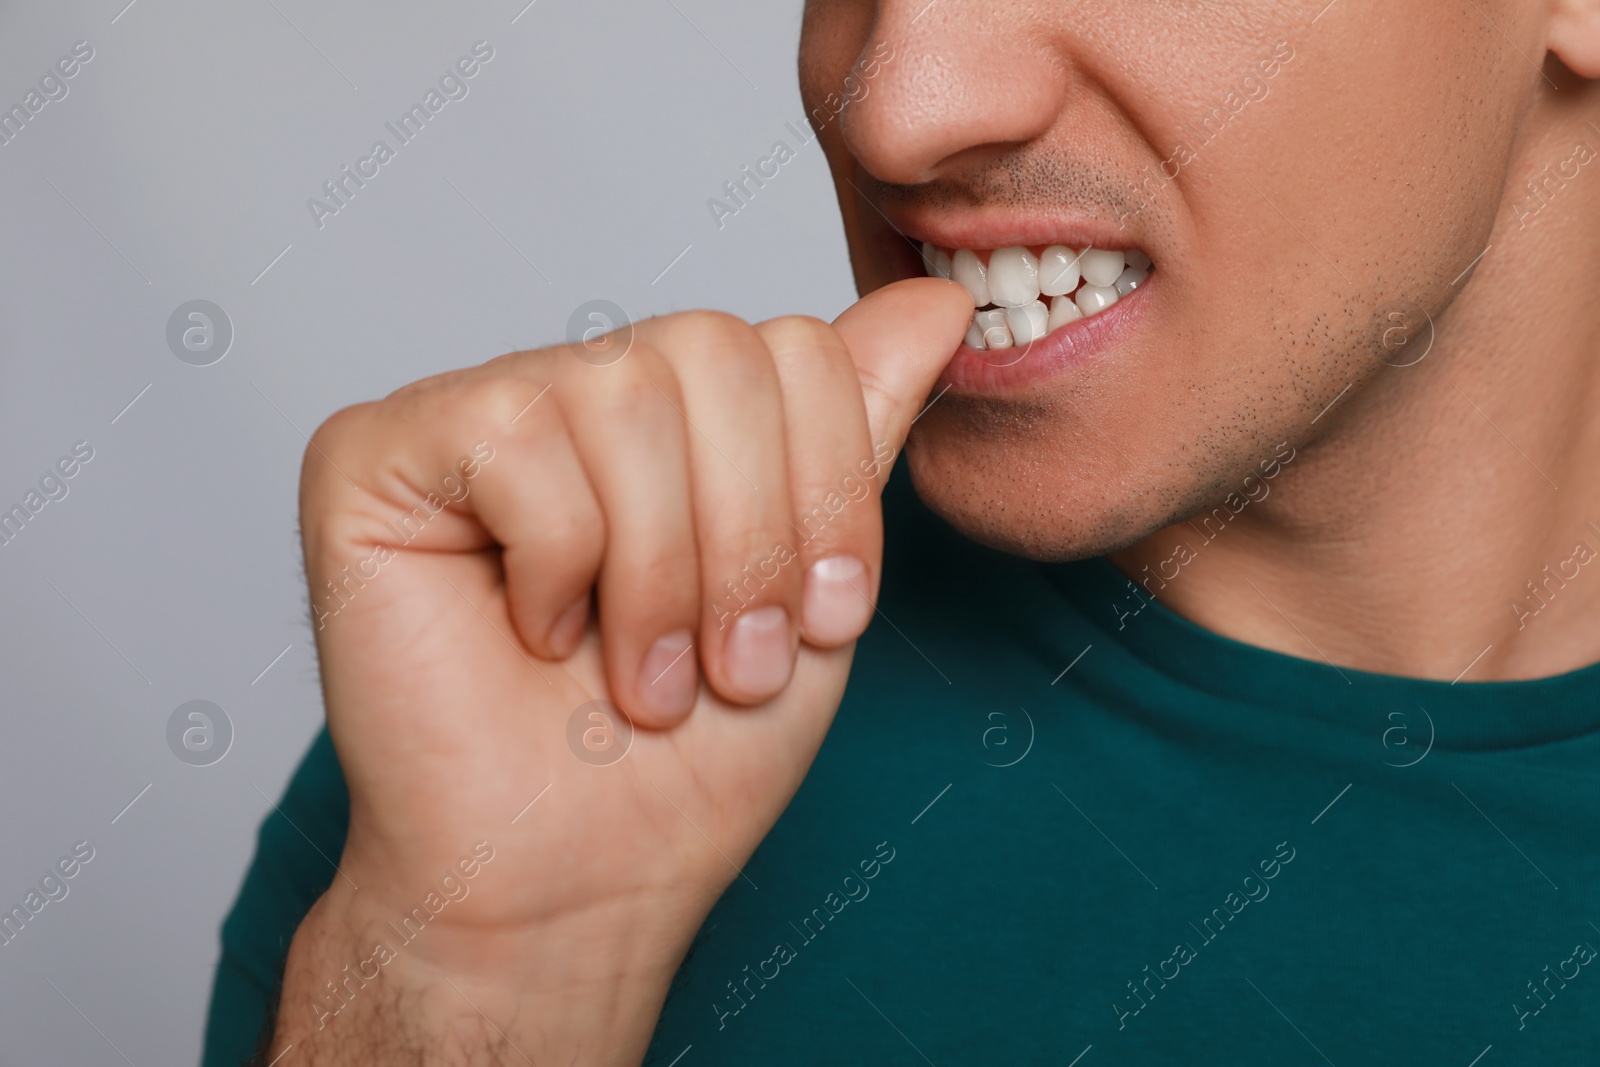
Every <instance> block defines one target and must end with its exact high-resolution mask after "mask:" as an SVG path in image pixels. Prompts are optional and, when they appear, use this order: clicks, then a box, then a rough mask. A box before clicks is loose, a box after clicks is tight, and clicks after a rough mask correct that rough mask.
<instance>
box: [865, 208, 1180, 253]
mask: <svg viewBox="0 0 1600 1067" xmlns="http://www.w3.org/2000/svg"><path fill="white" fill-rule="evenodd" d="M882 210H883V212H884V216H885V217H886V218H888V219H889V221H890V223H891V224H892V225H893V226H894V227H895V228H896V229H898V230H899V231H900V232H901V233H903V234H905V235H906V236H907V237H910V238H912V239H913V240H916V241H927V242H929V243H931V244H933V245H936V246H938V247H939V248H946V249H959V248H970V249H974V250H976V249H993V248H1010V247H1022V248H1029V247H1038V246H1040V245H1067V246H1069V247H1072V248H1083V247H1085V246H1093V247H1095V248H1106V249H1123V250H1126V249H1131V248H1138V249H1140V250H1141V251H1145V252H1147V253H1148V251H1149V250H1148V249H1145V248H1143V247H1142V246H1141V245H1140V244H1139V243H1138V241H1137V240H1136V239H1135V235H1134V234H1133V233H1132V231H1130V230H1127V229H1119V228H1118V227H1117V224H1116V223H1115V222H1108V221H1104V220H1100V219H1091V218H1062V217H1057V216H1052V215H1050V214H1048V213H1045V212H1040V211H1028V212H1019V211H1015V210H1013V209H1009V208H961V209H958V210H955V211H951V210H950V209H932V208H928V209H907V208H892V207H888V206H885V207H883V209H882Z"/></svg>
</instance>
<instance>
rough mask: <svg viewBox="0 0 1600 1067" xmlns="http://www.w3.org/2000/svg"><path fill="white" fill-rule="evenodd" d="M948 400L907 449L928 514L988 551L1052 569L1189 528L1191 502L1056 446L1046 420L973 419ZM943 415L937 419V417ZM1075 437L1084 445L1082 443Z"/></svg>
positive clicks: (1010, 410)
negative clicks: (1181, 525)
mask: <svg viewBox="0 0 1600 1067" xmlns="http://www.w3.org/2000/svg"><path fill="white" fill-rule="evenodd" d="M951 399H952V398H950V397H946V398H945V400H942V401H941V402H940V403H939V404H938V405H936V406H935V408H934V409H931V410H929V411H928V412H927V414H926V415H925V416H924V417H923V418H922V420H920V421H919V423H918V425H917V427H916V432H915V433H913V435H912V437H911V439H910V440H909V441H908V442H907V444H906V449H905V456H906V466H907V469H908V473H909V474H910V476H911V482H912V485H914V486H915V487H916V491H917V495H918V497H920V498H921V499H922V502H923V503H924V504H926V505H927V507H928V509H929V510H931V511H932V512H934V514H936V515H938V516H939V517H940V518H942V519H944V520H945V521H946V522H948V523H949V524H950V525H951V526H952V527H954V528H955V529H956V530H957V531H959V532H960V533H962V534H963V535H965V536H966V537H969V538H971V539H972V540H974V541H977V542H978V543H979V544H983V545H987V546H988V547H990V548H994V549H998V550H999V551H1002V552H1007V553H1010V554H1012V555H1017V556H1023V557H1026V558H1028V559H1036V560H1041V561H1048V562H1062V561H1068V560H1077V559H1088V558H1090V557H1093V556H1102V555H1105V554H1107V553H1109V552H1114V551H1116V550H1118V549H1121V548H1126V547H1127V546H1129V545H1131V544H1135V543H1137V542H1138V541H1141V540H1143V539H1144V538H1145V537H1148V536H1149V535H1150V534H1152V533H1154V532H1156V531H1157V530H1160V529H1162V528H1163V527H1165V526H1168V525H1170V524H1171V523H1172V522H1175V521H1178V520H1179V519H1181V518H1182V513H1183V511H1184V510H1185V505H1186V504H1188V505H1189V507H1190V508H1192V507H1193V506H1194V505H1193V503H1192V502H1191V501H1189V500H1186V499H1185V498H1186V497H1187V496H1188V495H1189V494H1186V493H1181V492H1178V491H1176V490H1171V489H1166V488H1162V487H1159V486H1147V487H1144V488H1139V487H1135V486H1130V484H1129V482H1128V480H1127V479H1126V478H1125V477H1124V476H1123V475H1124V472H1123V471H1122V469H1121V468H1120V466H1119V465H1117V464H1113V463H1108V462H1103V461H1102V462H1096V459H1097V457H1095V456H1093V455H1089V454H1086V453H1085V452H1084V451H1083V450H1082V447H1081V444H1079V445H1078V447H1077V448H1074V447H1073V445H1074V443H1075V442H1070V441H1063V442H1061V443H1060V445H1059V447H1058V445H1057V443H1056V442H1055V441H1054V440H1052V439H1054V438H1057V437H1060V436H1061V435H1062V434H1063V433H1064V432H1065V428H1064V427H1062V426H1061V425H1060V424H1057V425H1056V426H1054V427H1052V426H1050V424H1049V421H1048V420H1050V419H1051V418H1052V416H1051V415H1049V414H1047V413H1045V412H1043V411H1034V410H1031V409H1030V410H1026V411H1018V410H1016V409H1015V405H1007V412H1006V415H1007V417H1006V418H1005V419H1004V420H1002V421H999V422H997V421H996V420H995V418H994V416H993V413H991V412H988V411H984V412H975V411H968V410H967V408H968V407H969V406H970V404H971V403H972V402H971V401H968V400H966V399H965V398H963V399H962V400H961V401H958V402H956V403H951V404H950V406H949V407H948V408H947V409H945V410H943V411H940V410H939V409H940V408H944V407H945V404H946V403H947V402H949V401H950V400H951ZM936 412H937V414H936ZM1068 436H1072V437H1075V436H1076V435H1074V434H1068Z"/></svg>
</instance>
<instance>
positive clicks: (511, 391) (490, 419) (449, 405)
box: [438, 374, 543, 429]
mask: <svg viewBox="0 0 1600 1067" xmlns="http://www.w3.org/2000/svg"><path fill="white" fill-rule="evenodd" d="M542 388H543V386H542V385H540V384H538V383H537V382H533V381H530V380H529V379H526V378H523V377H520V376H518V375H510V374H493V375H488V376H485V377H480V378H474V379H470V380H467V381H463V382H459V383H457V387H456V388H454V389H452V390H450V391H449V392H447V393H445V394H444V395H443V396H442V397H441V398H440V401H439V406H440V410H439V412H438V414H439V415H442V416H444V419H445V421H446V424H447V425H451V426H461V427H463V428H466V429H471V428H477V429H483V428H486V427H495V428H510V427H511V425H512V420H513V419H515V418H517V416H518V415H519V414H521V413H522V411H523V409H524V408H526V407H527V406H528V401H530V400H532V399H533V398H534V396H536V395H537V394H538V392H539V390H540V389H542Z"/></svg>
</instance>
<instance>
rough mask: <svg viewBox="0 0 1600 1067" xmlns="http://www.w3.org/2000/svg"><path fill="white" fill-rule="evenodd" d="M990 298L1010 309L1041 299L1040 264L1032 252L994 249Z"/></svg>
mask: <svg viewBox="0 0 1600 1067" xmlns="http://www.w3.org/2000/svg"><path fill="white" fill-rule="evenodd" d="M989 299H990V300H991V301H992V302H994V303H996V304H998V305H1000V306H1001V307H1006V308H1014V307H1021V306H1022V305H1024V304H1029V303H1032V302H1033V301H1035V300H1037V299H1039V261H1038V260H1037V259H1034V258H1033V253H1032V252H1029V251H1028V250H1027V249H1026V248H1017V247H1015V246H1013V247H1011V248H997V249H995V250H994V252H993V254H991V255H990V256H989ZM1019 340H1020V339H1019Z"/></svg>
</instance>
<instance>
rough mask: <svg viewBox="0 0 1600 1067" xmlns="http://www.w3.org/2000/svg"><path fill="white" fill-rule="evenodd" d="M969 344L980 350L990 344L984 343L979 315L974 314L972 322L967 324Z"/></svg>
mask: <svg viewBox="0 0 1600 1067" xmlns="http://www.w3.org/2000/svg"><path fill="white" fill-rule="evenodd" d="M967 344H968V345H970V346H971V347H973V348H976V349H977V350H978V351H979V352H982V351H983V350H984V349H986V348H988V347H989V346H988V345H986V344H984V343H983V330H982V329H981V328H980V327H979V326H978V317H977V316H976V315H974V316H973V317H972V322H971V323H969V324H968V325H967Z"/></svg>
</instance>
